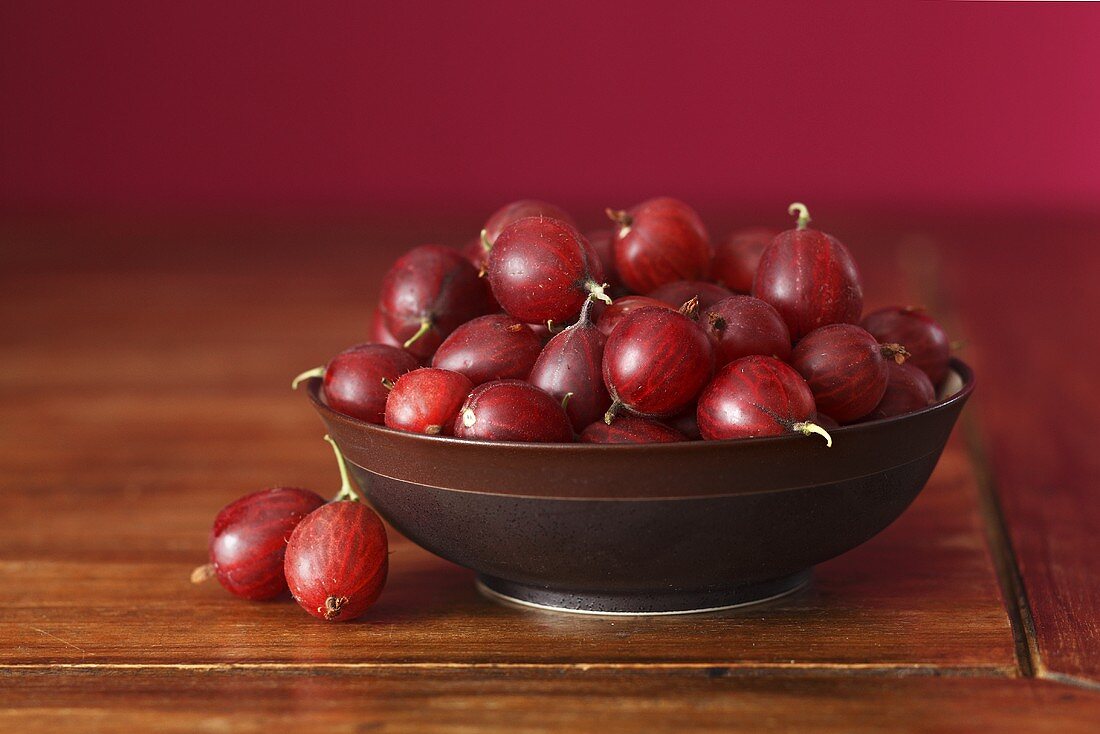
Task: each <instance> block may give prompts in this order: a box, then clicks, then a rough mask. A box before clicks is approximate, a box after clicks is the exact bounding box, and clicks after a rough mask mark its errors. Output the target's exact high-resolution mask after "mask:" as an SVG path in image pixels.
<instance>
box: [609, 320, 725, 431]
mask: <svg viewBox="0 0 1100 734" xmlns="http://www.w3.org/2000/svg"><path fill="white" fill-rule="evenodd" d="M713 371H714V349H713V347H712V346H711V343H710V338H709V337H708V336H707V335H706V333H705V332H704V331H703V329H702V328H701V327H700V325H699V324H698V322H696V321H694V320H692V319H690V318H688V317H687V316H684V315H683V314H681V313H679V312H677V311H669V310H667V309H664V308H643V309H640V310H638V311H634V312H632V313H629V314H627V315H626V316H625V317H624V318H623V319H622V321H620V322H619V324H618V326H616V327H615V330H614V331H612V332H611V336H610V337H608V339H607V344H606V346H605V347H604V360H603V379H604V384H605V385H607V389H608V392H610V393H611V397H612V398H613V399H616V400H618V401H619V402H621V403H622V404H623V405H624V406H625V407H626V408H627V409H628V410H630V411H631V412H633V413H638V414H640V415H645V416H663V415H672V414H674V413H676V412H678V411H680V410H682V409H683V408H684V407H686V406H687V405H688V404H689V403H691V402H692V401H693V400H695V398H696V397H697V396H698V395H699V391H700V390H702V389H703V386H704V385H706V384H707V381H708V380H709V379H710V376H711V373H712V372H713Z"/></svg>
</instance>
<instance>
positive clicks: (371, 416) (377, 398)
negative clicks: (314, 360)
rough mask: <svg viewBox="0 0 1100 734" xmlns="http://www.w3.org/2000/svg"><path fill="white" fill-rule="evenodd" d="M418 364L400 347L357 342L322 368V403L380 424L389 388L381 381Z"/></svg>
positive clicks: (392, 380) (393, 377)
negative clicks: (323, 399) (356, 344)
mask: <svg viewBox="0 0 1100 734" xmlns="http://www.w3.org/2000/svg"><path fill="white" fill-rule="evenodd" d="M419 366H420V362H419V361H417V359H416V357H414V356H413V355H411V354H409V353H408V352H406V351H405V350H404V349H401V348H400V347H391V346H389V345H386V344H359V345H358V346H354V347H351V348H350V349H345V350H344V351H342V352H340V353H339V354H337V355H336V356H335V357H333V358H332V361H331V362H329V363H328V366H326V367H325V377H324V382H323V388H322V390H323V393H324V396H325V402H326V403H328V405H329V407H331V408H332V409H333V410H335V411H339V412H340V413H343V414H344V415H350V416H351V417H353V418H358V419H359V420H363V421H367V422H368V423H378V424H381V423H383V422H384V421H385V416H386V398H387V396H388V395H389V391H388V390H386V388H385V386H384V385H383V384H382V380H383V378H384V379H387V380H389V381H390V382H396V381H397V378H398V377H400V376H401V375H403V374H405V373H406V372H409V371H411V370H415V369H416V368H417V367H419Z"/></svg>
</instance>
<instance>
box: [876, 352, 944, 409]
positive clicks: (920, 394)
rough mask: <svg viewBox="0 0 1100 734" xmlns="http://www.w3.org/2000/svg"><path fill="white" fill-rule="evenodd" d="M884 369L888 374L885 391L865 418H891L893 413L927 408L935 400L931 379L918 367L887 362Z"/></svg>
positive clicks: (934, 390)
mask: <svg viewBox="0 0 1100 734" xmlns="http://www.w3.org/2000/svg"><path fill="white" fill-rule="evenodd" d="M886 369H887V370H889V376H888V377H887V378H886V392H885V393H883V395H882V400H880V401H878V405H876V406H875V409H874V410H872V411H871V412H870V413H869V414H868V415H867V417H866V420H878V419H879V418H891V417H893V416H895V415H904V414H906V413H912V412H913V411H914V410H920V409H921V408H927V407H928V406H929V405H931V404H932V403H934V402H936V389H935V388H934V387H932V381H931V380H929V379H928V375H926V374H924V371H923V370H921V369H920V368H918V367H915V366H913V365H911V364H909V362H908V361H906V362H905V364H897V363H896V362H887V364H886Z"/></svg>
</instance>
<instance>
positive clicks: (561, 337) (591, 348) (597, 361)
mask: <svg viewBox="0 0 1100 734" xmlns="http://www.w3.org/2000/svg"><path fill="white" fill-rule="evenodd" d="M606 341H607V337H605V336H604V335H603V334H602V333H601V332H600V330H599V329H597V328H596V326H595V325H594V324H593V323H592V322H591V321H589V320H588V319H582V320H581V321H578V322H577V323H576V324H574V325H573V326H570V327H569V328H568V329H566V330H565V331H563V332H561V333H560V334H556V335H555V336H554V337H553V338H552V339H551V340H550V341H549V342H548V343H547V345H546V346H545V347H543V349H542V353H541V354H539V358H538V360H537V361H536V362H535V366H534V369H532V370H531V374H530V375H529V376H528V378H527V381H528V382H530V383H531V384H532V385H534V386H535V387H538V388H541V389H542V390H545V391H546V392H547V393H549V394H550V395H551V396H552V397H554V398H555V399H557V400H558V401H559V402H560V401H561V400H562V399H564V398H565V396H566V394H567V393H573V395H572V396H571V397H570V398H569V401H568V402H567V403H566V405H565V412H566V415H568V416H569V420H570V422H571V423H572V424H573V428H574V429H575V430H576V431H578V432H580V431H582V430H584V427H585V426H587V425H588V424H589V423H592V422H593V421H595V420H600V419H602V418H603V414H604V413H605V412H607V409H608V408H610V407H611V396H610V395H608V393H607V387H605V386H604V384H603V368H602V365H603V347H604V342H606Z"/></svg>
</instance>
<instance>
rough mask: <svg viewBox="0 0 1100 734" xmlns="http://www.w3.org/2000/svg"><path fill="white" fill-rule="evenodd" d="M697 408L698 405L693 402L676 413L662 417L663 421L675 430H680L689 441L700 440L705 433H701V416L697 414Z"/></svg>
mask: <svg viewBox="0 0 1100 734" xmlns="http://www.w3.org/2000/svg"><path fill="white" fill-rule="evenodd" d="M697 409H698V406H697V405H696V404H695V403H692V404H691V405H689V406H688V407H686V408H684V409H683V410H681V411H680V412H679V413H677V414H676V415H670V416H668V417H667V418H662V419H661V423H663V424H665V425H666V426H668V427H669V428H672V429H673V430H676V431H679V432H680V433H682V434H683V435H684V436H685V437H686V438H687V439H688V440H689V441H698V440H700V439H701V438H703V434H701V433H699V417H698V415H696V410H697Z"/></svg>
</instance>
